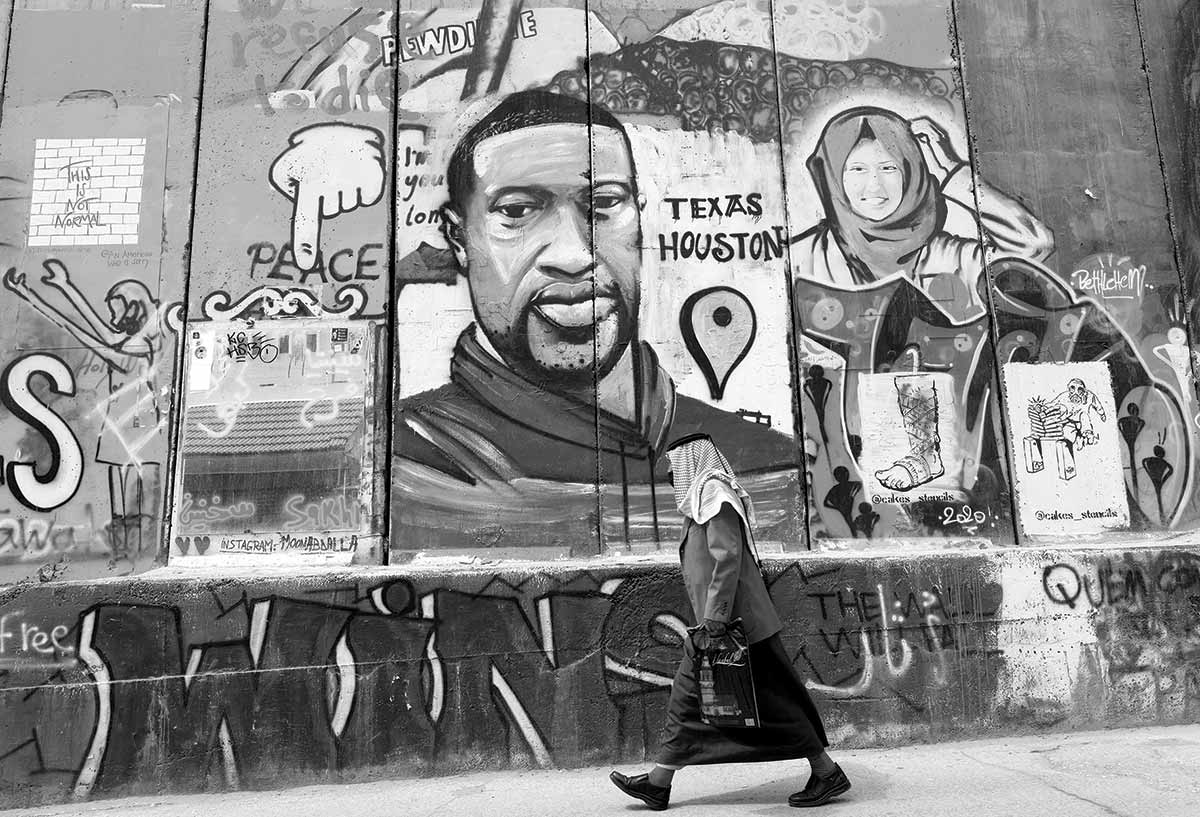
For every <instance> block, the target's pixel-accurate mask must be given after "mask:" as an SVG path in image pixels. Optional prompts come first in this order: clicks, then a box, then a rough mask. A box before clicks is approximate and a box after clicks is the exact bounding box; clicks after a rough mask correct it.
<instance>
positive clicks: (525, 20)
mask: <svg viewBox="0 0 1200 817" xmlns="http://www.w3.org/2000/svg"><path fill="white" fill-rule="evenodd" d="M535 36H537V21H536V20H535V19H534V16H533V10H532V9H525V10H524V11H522V12H521V16H520V19H519V22H518V25H517V28H516V31H515V32H514V33H513V39H527V38H529V37H535ZM380 39H381V41H382V46H383V60H384V61H383V64H384V65H385V66H390V65H392V64H394V63H395V60H396V56H397V54H399V57H400V62H411V61H412V60H415V59H417V58H418V57H423V56H428V55H430V54H432V55H434V56H438V57H440V56H442V55H443V54H457V53H459V52H460V51H466V50H467V49H468V48H474V47H475V21H474V20H468V21H467V22H466V23H465V24H457V23H456V24H453V25H446V26H440V27H438V28H430V29H426V30H425V31H421V32H418V33H417V34H416V35H415V36H412V37H405V38H404V39H403V41H402V42H403V45H402V46H400V47H397V45H398V43H397V40H396V38H395V37H391V36H387V37H382V38H380Z"/></svg>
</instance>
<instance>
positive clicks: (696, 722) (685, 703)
mask: <svg viewBox="0 0 1200 817" xmlns="http://www.w3.org/2000/svg"><path fill="white" fill-rule="evenodd" d="M694 655H695V652H694V647H693V646H692V643H691V639H690V638H685V639H684V659H683V662H682V663H681V664H680V665H679V671H678V672H677V673H676V674H675V683H674V684H673V685H672V686H671V700H670V702H669V703H668V704H667V739H666V740H665V741H664V742H663V746H662V749H661V750H660V751H659V754H658V762H659V763H662V764H663V765H665V766H695V765H699V764H703V763H751V762H758V761H767V760H790V759H793V758H800V757H811V756H812V755H815V754H817V753H819V752H821V750H823V749H824V748H825V747H826V746H828V745H829V741H828V739H827V738H826V737H825V726H824V724H822V723H821V716H820V714H819V713H818V712H817V707H816V706H815V705H814V704H813V701H812V698H810V697H809V695H808V690H807V689H805V687H804V682H803V681H801V680H800V677H799V676H798V675H797V674H796V671H795V669H793V668H792V664H791V662H790V661H789V660H788V657H787V653H786V652H785V651H784V649H783V642H782V641H781V640H780V638H779V635H778V634H775V635H773V636H771V637H770V638H768V639H766V640H764V641H759V642H758V643H756V644H751V645H750V669H751V673H752V675H753V677H754V693H755V696H756V697H757V699H758V714H759V720H760V723H761V724H762V725H761V726H757V727H744V726H739V727H731V726H727V727H716V726H712V725H710V724H707V723H704V722H703V721H701V720H700V687H699V684H698V683H697V682H696V672H695V667H694V662H693V657H694Z"/></svg>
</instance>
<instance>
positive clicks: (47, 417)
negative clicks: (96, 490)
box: [0, 354, 83, 511]
mask: <svg viewBox="0 0 1200 817" xmlns="http://www.w3.org/2000/svg"><path fill="white" fill-rule="evenodd" d="M35 376H41V377H43V378H45V379H46V380H47V381H49V383H50V390H51V391H52V392H53V393H54V394H60V395H65V396H68V397H72V396H74V395H75V377H74V375H73V373H72V372H71V370H70V368H69V367H68V366H67V364H65V363H63V361H62V360H60V359H59V358H57V357H53V356H52V355H46V354H31V355H26V356H25V357H22V358H18V359H17V360H15V361H13V362H12V363H10V364H9V365H8V367H7V368H5V370H4V373H3V375H0V402H2V403H3V404H4V406H5V408H7V409H8V410H9V411H10V412H12V413H13V415H15V416H16V417H18V418H20V419H21V420H22V421H24V422H25V423H26V424H27V425H28V426H29V427H30V428H32V429H35V430H36V431H38V433H40V434H41V435H42V437H43V438H44V439H45V441H46V443H47V445H48V446H49V449H50V455H51V456H50V464H49V467H48V468H47V469H46V472H45V473H43V474H39V473H38V472H37V465H36V463H32V462H19V461H12V462H9V463H8V464H7V466H5V465H4V461H3V458H0V471H2V472H3V476H2V478H0V484H3V483H4V482H7V483H8V489H9V490H10V491H11V492H12V494H13V496H14V497H16V499H17V501H18V502H20V503H21V504H22V505H24V506H25V507H27V508H30V509H32V510H36V511H52V510H54V509H55V508H58V507H61V506H62V505H65V504H66V503H67V502H69V501H70V500H71V498H72V497H74V496H75V493H76V492H77V491H78V490H79V486H80V484H81V483H82V482H83V448H82V446H81V445H80V444H79V440H78V439H77V438H76V437H75V432H73V431H72V430H71V428H70V426H68V425H67V424H66V423H65V422H63V420H62V418H61V417H59V416H58V415H57V414H55V413H54V411H53V410H51V409H50V408H49V407H48V406H46V405H44V404H43V403H42V402H41V401H39V400H38V398H37V396H36V395H34V393H33V391H32V381H33V378H34V377H35Z"/></svg>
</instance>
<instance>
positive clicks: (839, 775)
mask: <svg viewBox="0 0 1200 817" xmlns="http://www.w3.org/2000/svg"><path fill="white" fill-rule="evenodd" d="M848 791H850V780H849V778H847V777H846V773H845V772H843V771H842V767H841V766H838V765H837V764H836V763H835V764H834V766H833V774H831V775H829V777H818V776H817V775H816V774H814V775H813V776H812V777H810V778H809V779H808V785H806V786H805V787H804V790H803V791H798V792H796V793H795V794H793V795H792V796H791V797H789V798H788V805H789V806H794V807H796V808H812V807H813V806H823V805H825V804H826V803H828V802H829V801H830V800H832V799H833V798H835V797H837V796H838V795H839V794H845V793H846V792H848Z"/></svg>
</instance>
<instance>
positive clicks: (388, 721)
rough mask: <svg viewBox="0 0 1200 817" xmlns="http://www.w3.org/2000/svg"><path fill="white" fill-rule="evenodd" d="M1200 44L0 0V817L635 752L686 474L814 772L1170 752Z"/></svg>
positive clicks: (1181, 598)
mask: <svg viewBox="0 0 1200 817" xmlns="http://www.w3.org/2000/svg"><path fill="white" fill-rule="evenodd" d="M1198 32H1200V2H1197V0H1055V2H1053V3H1049V2H1038V1H1037V0H993V2H989V3H971V2H962V1H961V0H715V2H708V1H707V0H648V2H642V3H635V4H629V3H618V2H612V1H611V0H583V1H579V0H562V2H554V0H472V2H456V3H451V4H444V5H438V4H435V3H433V2H431V1H430V0H416V1H415V2H408V3H404V4H399V5H397V4H394V3H392V2H390V0H368V2H361V3H347V2H345V1H344V0H236V1H235V0H166V2H163V3H133V2H128V1H127V0H104V2H99V0H70V2H67V1H66V0H0V87H2V89H3V91H2V94H0V284H2V285H3V288H2V289H0V701H2V702H0V724H2V728H0V806H5V807H9V806H24V805H30V804H34V803H41V802H61V801H67V800H70V799H71V798H88V797H102V796H117V795H122V794H130V793H147V792H162V791H194V790H219V789H224V788H230V787H253V788H267V787H278V786H286V785H292V784H302V783H311V782H312V781H313V780H314V779H329V780H357V779H366V778H369V777H372V776H411V775H434V774H452V773H455V772H458V771H462V770H465V769H478V768H529V767H555V766H559V767H561V766H579V765H590V764H607V763H612V762H618V761H620V762H626V761H634V760H642V759H644V758H646V757H648V756H649V755H650V754H651V753H652V752H653V750H654V748H655V747H656V745H657V741H658V739H659V729H660V727H661V725H662V723H663V719H664V717H665V708H666V700H667V694H668V690H669V687H670V683H671V678H672V677H673V675H674V671H675V667H676V666H677V664H678V662H679V660H680V658H681V657H682V653H683V650H682V644H683V639H684V638H685V637H686V632H687V628H688V627H690V626H692V625H693V624H694V623H695V622H693V621H692V620H691V614H690V612H689V605H688V603H687V600H686V596H685V595H684V588H683V586H682V583H681V581H680V576H679V569H678V556H679V546H680V541H681V540H680V535H681V518H680V516H679V513H678V511H677V509H676V506H675V500H674V493H673V491H672V488H671V485H670V482H669V479H668V473H667V471H668V468H667V466H668V464H667V461H666V458H665V457H664V456H663V452H664V449H665V448H666V446H667V444H668V443H669V442H670V441H671V440H673V439H675V438H678V437H680V436H683V435H686V434H690V433H694V432H698V431H704V432H707V433H709V434H710V435H712V437H713V438H714V440H715V441H716V442H717V444H718V445H719V446H720V447H721V449H722V450H723V451H724V452H725V453H726V454H727V456H728V458H729V460H730V462H731V464H732V466H733V468H734V470H735V471H736V472H737V474H738V476H739V480H740V482H741V483H742V484H743V485H744V486H745V487H746V488H747V489H748V490H749V492H750V493H751V494H752V495H753V497H754V502H755V508H756V511H757V522H756V524H757V528H756V530H755V536H756V541H757V544H758V548H759V551H760V553H761V555H762V557H763V562H764V569H765V573H766V575H767V578H768V585H769V589H770V592H771V596H772V599H773V601H774V603H775V605H776V607H777V608H778V610H779V612H780V614H781V618H782V619H783V621H784V631H783V641H784V644H785V647H786V649H787V651H788V653H789V657H790V658H791V659H792V661H793V663H794V665H795V667H796V668H797V670H798V671H799V672H800V674H801V675H802V676H803V677H804V678H805V679H806V681H807V683H808V686H809V689H810V690H811V692H812V694H813V696H814V698H816V699H817V701H818V703H819V704H820V705H821V708H822V711H823V712H825V713H827V715H826V725H827V727H828V729H829V733H830V737H831V739H832V740H833V741H834V743H835V745H837V746H843V747H846V746H870V745H880V744H889V743H899V742H910V741H933V740H943V739H949V738H952V737H956V736H973V735H977V734H980V733H984V732H990V733H996V734H1003V733H1014V732H1023V731H1032V730H1050V729H1058V730H1068V729H1078V728H1096V727H1103V726H1116V725H1122V726H1127V725H1137V724H1148V723H1176V722H1185V721H1196V720H1197V719H1198V718H1200V536H1197V531H1198V530H1200V478H1198V468H1200V394H1198V392H1197V389H1196V381H1195V377H1194V375H1195V372H1194V366H1195V365H1196V364H1197V359H1196V357H1195V356H1194V353H1193V348H1194V347H1193V342H1194V338H1195V337H1196V333H1197V332H1200V307H1198V306H1197V293H1196V283H1195V282H1196V280H1197V275H1198V274H1200V203H1198V202H1200V198H1198V195H1200V167H1198V166H1197V162H1198V161H1200V160H1198V158H1197V157H1198V156H1200V153H1198V147H1200V33H1198Z"/></svg>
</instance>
